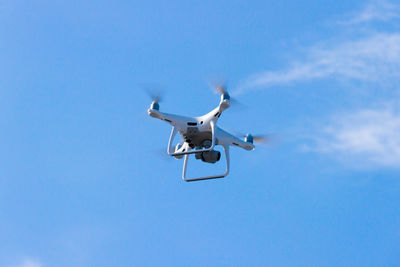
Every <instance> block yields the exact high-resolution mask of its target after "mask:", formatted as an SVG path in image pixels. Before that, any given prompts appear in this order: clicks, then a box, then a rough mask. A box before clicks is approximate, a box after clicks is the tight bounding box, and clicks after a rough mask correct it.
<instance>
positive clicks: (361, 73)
mask: <svg viewBox="0 0 400 267" xmlns="http://www.w3.org/2000/svg"><path fill="white" fill-rule="evenodd" d="M391 77H396V78H398V77H400V33H375V34H373V35H371V36H368V37H366V38H362V39H359V40H353V41H347V42H344V43H340V44H337V45H336V46H334V47H327V48H322V47H314V48H312V49H310V51H309V55H308V59H307V61H305V62H297V63H292V66H291V67H290V68H289V69H287V70H282V71H267V72H262V73H259V74H255V75H252V76H251V77H249V79H247V81H245V82H244V84H243V85H242V86H241V87H240V89H239V90H238V91H237V92H236V93H238V94H239V93H242V92H244V91H246V90H250V89H254V88H259V89H260V88H268V87H271V86H275V85H285V84H290V83H294V82H304V81H310V80H314V79H323V78H345V79H354V80H361V81H371V82H378V81H382V80H384V79H385V78H391Z"/></svg>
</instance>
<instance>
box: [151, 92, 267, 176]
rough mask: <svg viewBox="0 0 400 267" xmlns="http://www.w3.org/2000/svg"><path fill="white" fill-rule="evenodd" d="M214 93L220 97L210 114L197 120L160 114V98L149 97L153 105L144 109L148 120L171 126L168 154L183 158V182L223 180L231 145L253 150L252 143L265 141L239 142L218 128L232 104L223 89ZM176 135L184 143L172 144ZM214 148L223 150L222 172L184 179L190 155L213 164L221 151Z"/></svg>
mask: <svg viewBox="0 0 400 267" xmlns="http://www.w3.org/2000/svg"><path fill="white" fill-rule="evenodd" d="M216 91H217V92H218V93H220V94H221V101H220V102H219V105H218V106H217V107H216V108H214V109H213V110H212V111H210V112H209V113H207V114H205V115H203V116H200V117H186V116H180V115H175V114H168V113H164V112H161V111H160V104H159V100H160V98H159V97H158V96H154V95H153V96H152V98H153V102H152V103H151V105H150V108H149V109H148V110H147V113H148V114H149V115H150V116H151V117H153V118H157V119H160V120H163V121H166V122H167V123H169V124H170V125H171V126H172V131H171V135H170V137H169V141H168V148H167V153H168V155H170V156H172V157H175V158H176V159H182V158H183V157H184V163H183V171H182V179H183V180H184V181H186V182H191V181H200V180H207V179H217V178H223V177H226V176H227V175H228V174H229V165H230V159H229V147H230V146H236V147H240V148H243V149H245V150H254V148H255V146H254V144H253V142H254V141H260V142H262V141H264V138H263V137H259V136H252V135H251V134H246V135H243V137H244V138H243V139H241V138H239V137H236V136H235V135H233V134H230V133H228V132H226V131H224V130H223V129H221V128H220V127H218V126H217V121H218V119H219V117H220V116H221V114H222V112H224V111H225V110H226V109H227V108H229V107H230V105H231V97H230V95H229V93H228V91H227V90H226V89H225V87H224V86H218V87H217V89H216ZM177 133H179V134H180V135H181V137H182V140H183V141H181V142H178V143H177V144H176V145H173V142H174V139H175V136H176V134H177ZM217 145H219V146H222V147H223V148H224V151H225V159H226V170H225V173H223V174H218V175H213V176H205V177H194V178H187V177H186V170H187V166H188V161H189V156H190V155H191V154H194V156H195V159H196V160H201V161H203V162H206V163H216V162H218V161H219V160H220V158H221V152H219V151H217V150H215V149H214V148H215V147H216V146H217Z"/></svg>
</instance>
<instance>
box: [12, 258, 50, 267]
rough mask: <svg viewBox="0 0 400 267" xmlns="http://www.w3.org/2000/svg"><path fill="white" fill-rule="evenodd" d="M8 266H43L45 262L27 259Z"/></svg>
mask: <svg viewBox="0 0 400 267" xmlns="http://www.w3.org/2000/svg"><path fill="white" fill-rule="evenodd" d="M8 267H43V264H42V263H41V262H39V261H36V260H33V259H25V260H23V261H22V262H21V263H20V264H17V265H12V266H8Z"/></svg>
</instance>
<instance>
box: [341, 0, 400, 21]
mask: <svg viewBox="0 0 400 267" xmlns="http://www.w3.org/2000/svg"><path fill="white" fill-rule="evenodd" d="M399 13H400V8H399V6H397V5H395V4H393V3H391V2H389V1H385V0H374V1H371V2H369V3H368V4H367V5H365V7H364V8H363V9H362V10H361V11H360V12H359V13H357V14H355V15H353V16H352V17H351V18H350V19H349V20H347V21H344V22H342V23H343V24H358V23H366V22H372V21H389V20H392V19H396V18H399V17H400V14H399Z"/></svg>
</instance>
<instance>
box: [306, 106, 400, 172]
mask: <svg viewBox="0 0 400 267" xmlns="http://www.w3.org/2000/svg"><path fill="white" fill-rule="evenodd" d="M399 133H400V112H399V111H398V110H396V108H395V105H389V104H388V105H386V106H385V107H383V108H376V109H364V110H360V111H356V112H354V113H352V114H347V115H346V114H341V115H337V116H336V117H335V118H334V119H333V120H332V121H331V122H330V123H329V124H328V125H327V126H325V127H324V128H323V131H322V133H320V136H319V137H318V138H316V139H315V140H316V141H317V143H316V146H315V147H314V148H313V149H312V150H314V151H317V152H320V153H325V154H331V155H334V156H335V157H337V158H340V159H343V160H348V159H350V158H351V159H355V160H357V161H358V162H360V163H361V164H364V166H368V167H371V165H372V166H378V167H379V166H381V167H400V134H399Z"/></svg>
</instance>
